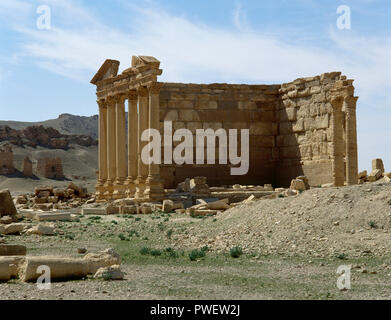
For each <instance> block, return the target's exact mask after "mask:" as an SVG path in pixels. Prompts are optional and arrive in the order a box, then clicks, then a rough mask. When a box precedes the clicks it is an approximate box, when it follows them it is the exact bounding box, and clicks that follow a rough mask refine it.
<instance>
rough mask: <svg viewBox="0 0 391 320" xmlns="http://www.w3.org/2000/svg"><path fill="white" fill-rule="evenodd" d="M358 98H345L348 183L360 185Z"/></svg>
mask: <svg viewBox="0 0 391 320" xmlns="http://www.w3.org/2000/svg"><path fill="white" fill-rule="evenodd" d="M357 99H358V97H351V96H350V97H347V98H345V112H346V182H347V184H348V185H354V184H357V183H358V157H357V128H356V104H357Z"/></svg>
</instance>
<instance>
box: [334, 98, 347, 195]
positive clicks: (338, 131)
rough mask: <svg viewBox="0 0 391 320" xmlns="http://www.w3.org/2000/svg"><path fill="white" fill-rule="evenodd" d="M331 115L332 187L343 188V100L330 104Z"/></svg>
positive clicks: (339, 99)
mask: <svg viewBox="0 0 391 320" xmlns="http://www.w3.org/2000/svg"><path fill="white" fill-rule="evenodd" d="M331 103H332V105H333V113H332V115H331V118H332V126H333V128H332V130H333V151H332V157H333V159H332V161H333V162H332V164H333V165H332V169H333V182H334V185H335V186H337V187H339V186H343V185H344V182H345V176H344V159H343V138H342V133H343V131H342V130H343V123H342V118H343V117H342V116H343V115H342V103H343V98H342V97H338V98H336V99H334V100H333V101H332V102H331Z"/></svg>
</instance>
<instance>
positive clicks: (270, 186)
mask: <svg viewBox="0 0 391 320" xmlns="http://www.w3.org/2000/svg"><path fill="white" fill-rule="evenodd" d="M263 189H264V190H265V191H274V189H273V186H272V185H271V184H265V185H264V186H263Z"/></svg>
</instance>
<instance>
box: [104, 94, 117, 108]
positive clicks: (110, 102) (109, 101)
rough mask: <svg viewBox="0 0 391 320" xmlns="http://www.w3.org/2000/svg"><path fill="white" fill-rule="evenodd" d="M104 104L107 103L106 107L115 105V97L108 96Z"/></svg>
mask: <svg viewBox="0 0 391 320" xmlns="http://www.w3.org/2000/svg"><path fill="white" fill-rule="evenodd" d="M106 102H107V106H108V107H109V106H112V105H115V103H116V102H117V101H116V98H115V95H109V96H107V98H106Z"/></svg>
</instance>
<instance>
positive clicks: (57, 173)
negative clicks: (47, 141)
mask: <svg viewBox="0 0 391 320" xmlns="http://www.w3.org/2000/svg"><path fill="white" fill-rule="evenodd" d="M36 172H37V175H39V176H43V177H45V178H48V179H61V178H64V173H63V169H62V161H61V158H42V159H38V161H37V169H36Z"/></svg>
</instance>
